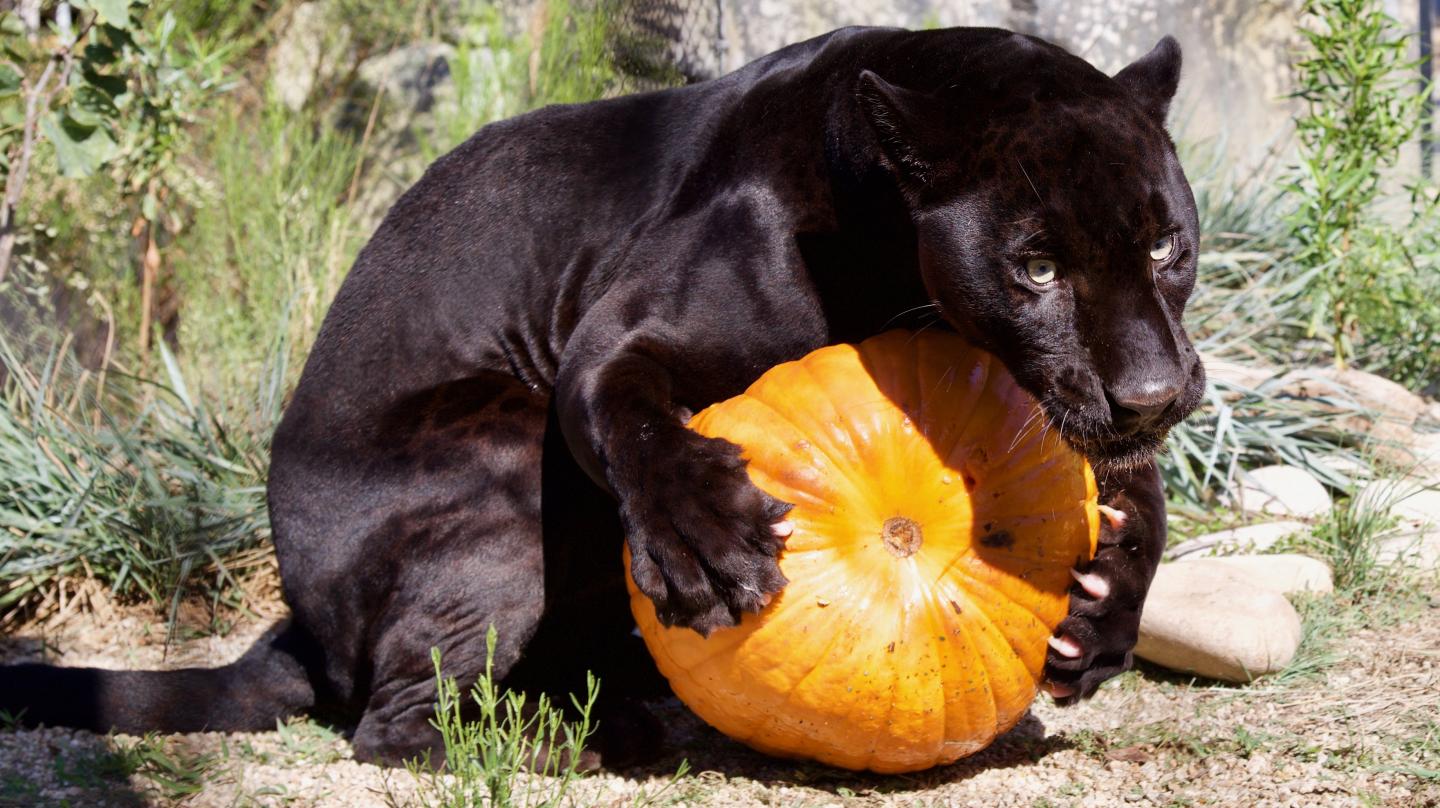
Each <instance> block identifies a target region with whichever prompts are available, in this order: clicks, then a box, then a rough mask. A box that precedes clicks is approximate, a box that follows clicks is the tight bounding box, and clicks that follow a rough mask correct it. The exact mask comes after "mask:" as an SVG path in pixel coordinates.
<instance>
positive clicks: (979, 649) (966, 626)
mask: <svg viewBox="0 0 1440 808" xmlns="http://www.w3.org/2000/svg"><path fill="white" fill-rule="evenodd" d="M965 594H967V595H968V593H965ZM966 599H967V600H968V601H969V602H970V606H971V609H972V613H973V612H978V613H979V614H980V616H981V617H983V618H984V619H985V622H986V623H988V624H990V625H991V626H992V627H994V628H995V630H996V631H997V632H998V631H1000V629H999V627H998V626H995V623H994V621H992V620H991V619H990V615H988V614H986V612H985V610H984V609H980V608H976V607H975V603H974V601H975V599H974V598H969V597H967V598H966ZM958 623H959V626H960V630H961V631H962V632H964V633H965V639H966V641H967V642H969V643H970V647H971V648H972V649H974V650H975V651H976V656H977V657H978V662H979V664H978V665H972V666H971V669H972V670H976V671H979V672H980V674H981V675H982V676H984V677H985V678H984V685H985V698H982V699H980V700H979V701H980V703H981V704H984V705H986V706H988V707H989V708H990V715H991V719H990V721H989V722H987V723H996V724H998V723H999V717H1000V715H999V710H998V709H996V706H995V686H994V685H993V684H992V680H993V679H994V677H993V676H992V675H991V672H990V666H989V665H988V664H986V662H985V656H986V654H985V648H986V643H982V642H979V641H977V640H976V638H975V626H974V625H973V623H974V620H973V618H972V619H971V620H960V621H958ZM1000 634H1001V636H1002V637H1003V636H1004V632H1000ZM1006 644H1007V645H1008V644H1009V639H1008V638H1006Z"/></svg>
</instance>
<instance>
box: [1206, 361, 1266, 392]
mask: <svg viewBox="0 0 1440 808" xmlns="http://www.w3.org/2000/svg"><path fill="white" fill-rule="evenodd" d="M1200 361H1201V362H1202V363H1203V364H1204V365H1205V376H1206V377H1207V378H1209V379H1210V381H1212V382H1221V383H1225V384H1229V385H1231V386H1234V387H1239V388H1243V389H1245V390H1254V389H1256V388H1258V387H1259V386H1260V385H1262V384H1264V383H1265V382H1267V381H1269V380H1271V379H1273V378H1275V377H1276V376H1277V375H1279V372H1278V371H1276V370H1275V368H1272V367H1269V366H1267V365H1256V364H1247V363H1245V362H1233V361H1231V360H1229V359H1221V358H1220V357H1218V356H1211V355H1210V354H1207V353H1203V352H1202V353H1201V354H1200Z"/></svg>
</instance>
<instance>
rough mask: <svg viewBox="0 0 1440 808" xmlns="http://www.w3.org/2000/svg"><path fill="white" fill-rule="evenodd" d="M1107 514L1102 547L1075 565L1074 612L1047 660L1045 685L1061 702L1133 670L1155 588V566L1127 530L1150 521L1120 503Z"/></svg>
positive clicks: (1104, 510)
mask: <svg viewBox="0 0 1440 808" xmlns="http://www.w3.org/2000/svg"><path fill="white" fill-rule="evenodd" d="M1101 513H1102V516H1103V518H1104V521H1103V523H1102V525H1101V536H1100V542H1099V544H1098V547H1099V549H1098V551H1097V552H1096V554H1095V558H1093V559H1092V560H1091V561H1090V562H1089V563H1088V564H1085V565H1083V566H1079V567H1076V568H1075V569H1073V570H1071V573H1070V574H1071V576H1072V577H1074V579H1075V583H1074V585H1073V586H1072V587H1071V589H1070V615H1069V616H1068V617H1066V618H1065V619H1064V620H1063V621H1062V622H1061V623H1060V626H1059V627H1058V628H1057V629H1056V630H1055V636H1053V637H1051V638H1050V649H1049V653H1048V655H1047V656H1046V659H1045V685H1044V686H1045V689H1046V691H1047V692H1049V693H1050V695H1051V696H1052V697H1054V699H1055V702H1056V703H1057V704H1061V705H1068V704H1074V703H1075V702H1077V701H1079V700H1081V699H1084V698H1089V697H1090V696H1092V695H1094V693H1095V691H1096V689H1097V688H1099V687H1100V684H1101V683H1102V682H1104V681H1105V680H1106V679H1109V678H1110V677H1112V676H1115V675H1117V674H1120V673H1123V672H1124V671H1126V670H1129V668H1130V666H1131V664H1132V663H1133V661H1134V657H1133V656H1132V651H1133V650H1134V648H1135V641H1136V639H1137V638H1138V636H1139V630H1140V610H1141V607H1142V606H1143V605H1144V602H1145V594H1146V592H1147V591H1148V590H1149V588H1150V577H1151V570H1150V569H1149V568H1148V566H1147V565H1146V564H1144V563H1142V562H1138V561H1137V559H1136V558H1135V556H1134V551H1133V542H1131V541H1127V540H1126V537H1125V535H1124V534H1125V533H1126V532H1127V531H1139V530H1143V529H1144V526H1141V525H1133V524H1130V521H1131V520H1130V517H1129V515H1128V514H1127V513H1125V512H1124V511H1120V510H1117V509H1115V508H1111V507H1107V506H1104V505H1102V506H1101Z"/></svg>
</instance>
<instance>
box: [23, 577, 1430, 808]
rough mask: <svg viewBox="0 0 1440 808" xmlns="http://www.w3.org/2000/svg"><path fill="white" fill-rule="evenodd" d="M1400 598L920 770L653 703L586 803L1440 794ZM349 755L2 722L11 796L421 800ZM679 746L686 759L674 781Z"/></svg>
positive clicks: (323, 745) (324, 741) (60, 624)
mask: <svg viewBox="0 0 1440 808" xmlns="http://www.w3.org/2000/svg"><path fill="white" fill-rule="evenodd" d="M1325 608H1327V607H1324V606H1322V608H1321V609H1320V610H1319V612H1318V613H1319V614H1321V615H1322V616H1323V614H1324V610H1325ZM262 611H263V612H264V614H260V615H252V616H249V617H247V618H244V619H240V620H238V621H237V622H236V623H235V625H234V626H233V629H232V630H230V631H229V632H228V633H227V634H225V635H224V636H196V637H193V638H191V639H180V640H178V641H176V642H174V643H172V644H171V645H170V647H169V649H168V652H167V649H166V643H165V626H164V624H163V622H161V621H159V620H157V619H156V618H155V616H154V614H153V612H149V611H146V610H143V609H118V608H114V607H107V608H105V609H92V608H71V609H70V610H69V613H68V614H66V615H63V619H55V617H54V616H53V615H52V617H51V619H49V620H47V621H43V622H40V623H35V624H31V625H29V626H26V627H22V628H21V629H20V630H18V631H15V632H14V633H12V634H11V635H10V636H9V637H7V638H5V639H3V640H0V659H3V660H5V661H20V660H26V659H37V658H39V657H40V656H41V654H42V649H44V648H48V649H49V651H48V656H49V657H50V658H51V659H52V660H55V661H58V662H60V663H61V664H66V665H106V666H116V667H119V666H126V667H164V666H167V665H175V666H179V665H187V664H189V665H193V664H215V663H217V662H222V661H225V660H229V659H232V658H234V657H235V656H237V655H238V654H239V653H240V652H241V651H242V650H243V649H244V648H245V647H246V646H247V645H248V644H249V643H250V642H251V641H252V640H253V639H254V638H255V637H256V636H258V635H259V634H260V633H261V632H262V631H263V630H264V629H265V628H266V627H267V626H268V625H269V624H270V622H272V620H273V619H274V617H275V616H276V615H277V614H278V613H279V611H280V607H278V605H277V604H274V603H273V602H272V603H271V604H270V605H269V606H268V607H266V608H265V609H262ZM1401 613H1402V614H1403V617H1402V618H1401V619H1400V622H1398V623H1395V624H1393V625H1385V626H1380V627H1372V628H1360V629H1358V630H1355V631H1354V632H1353V633H1350V634H1348V635H1347V636H1344V637H1343V639H1342V641H1340V642H1332V643H1330V644H1329V645H1328V646H1326V648H1327V649H1328V652H1329V658H1328V660H1327V659H1324V658H1322V657H1324V656H1325V655H1324V654H1320V656H1319V657H1317V654H1319V653H1320V651H1322V650H1325V649H1317V648H1315V647H1313V646H1312V647H1311V648H1310V649H1308V651H1309V657H1310V658H1311V660H1312V663H1316V664H1314V665H1312V667H1315V668H1318V669H1317V670H1315V671H1314V672H1313V673H1310V674H1308V675H1291V676H1285V677H1282V678H1281V679H1280V680H1279V681H1274V680H1272V681H1270V682H1265V681H1262V682H1257V683H1254V684H1252V685H1249V686H1245V687H1230V686H1220V685H1214V684H1211V683H1205V682H1190V681H1185V680H1181V679H1178V678H1176V677H1174V676H1172V675H1169V674H1167V673H1166V672H1164V671H1160V670H1156V669H1148V668H1147V669H1142V670H1140V671H1136V672H1131V673H1129V674H1126V675H1125V676H1122V677H1120V678H1119V679H1117V680H1115V681H1112V682H1110V683H1108V684H1107V685H1106V687H1105V688H1103V689H1102V691H1101V693H1100V694H1099V695H1098V696H1097V697H1096V698H1095V699H1093V700H1092V701H1090V702H1088V703H1086V704H1084V705H1081V706H1078V707H1074V708H1068V709H1060V708H1056V707H1055V706H1054V705H1053V704H1051V703H1050V702H1049V701H1048V699H1045V698H1042V699H1041V700H1040V701H1038V702H1037V703H1036V704H1035V706H1034V707H1033V709H1032V711H1031V714H1030V715H1029V716H1028V717H1027V718H1026V719H1025V720H1024V721H1023V722H1022V723H1021V724H1020V726H1018V727H1017V728H1016V729H1015V730H1013V731H1012V732H1010V733H1008V734H1007V735H1005V736H1003V737H1002V738H1001V739H999V740H998V741H997V742H996V743H995V744H994V745H993V746H991V747H990V748H989V749H987V750H985V751H984V752H982V753H980V754H978V755H976V756H974V757H972V758H969V759H967V760H964V761H961V762H960V763H957V764H955V765H952V766H948V767H944V768H940V769H935V770H932V771H929V772H924V773H921V774H916V775H909V776H875V775H864V774H854V773H849V772H842V771H836V770H833V769H828V768H825V767H822V766H816V765H810V764H806V763H797V762H792V761H784V760H775V759H771V758H766V757H764V756H762V755H759V754H756V753H753V752H750V751H749V750H747V749H745V748H743V747H741V746H739V745H737V744H735V743H733V742H731V741H729V740H727V739H725V738H724V737H722V736H720V735H718V734H717V733H715V732H714V731H713V730H711V729H709V728H708V727H706V726H704V725H703V724H702V723H700V722H699V721H698V720H696V719H695V718H693V717H692V716H691V715H690V714H689V713H688V711H686V710H685V708H684V707H683V706H681V705H679V703H678V702H674V701H673V700H672V701H669V702H664V703H660V704H657V705H654V708H655V709H656V711H657V712H658V713H659V714H660V715H661V717H662V719H663V720H664V721H665V723H666V724H667V726H668V728H669V732H670V740H671V748H672V750H673V751H672V752H671V753H670V754H669V755H668V756H667V757H665V758H664V759H662V760H660V761H657V762H656V763H654V764H652V765H649V766H647V767H644V768H642V769H638V770H633V771H625V772H615V773H602V774H598V775H593V776H589V777H586V778H585V779H584V780H582V781H581V782H580V784H579V785H578V786H577V787H576V790H575V791H574V792H572V795H573V804H575V805H582V806H590V805H595V806H612V805H613V806H622V805H636V804H640V805H646V804H648V805H695V806H699V805H713V806H748V805H766V806H831V805H844V806H852V805H854V806H861V805H863V806H872V805H873V806H892V805H893V806H900V805H905V806H911V805H936V806H939V805H947V806H948V805H955V806H968V805H984V806H1032V807H1034V808H1039V807H1040V806H1111V805H1136V806H1189V805H1222V806H1342V805H1343V806H1350V805H1386V806H1397V808H1398V807H1399V806H1404V807H1405V808H1410V807H1411V806H1440V585H1437V584H1436V583H1435V582H1433V581H1432V582H1430V583H1429V584H1426V585H1424V587H1423V588H1422V590H1421V593H1420V594H1419V595H1418V596H1412V597H1411V599H1410V601H1408V604H1407V605H1406V607H1405V608H1404V609H1403V610H1401ZM183 622H184V621H182V623H183ZM192 622H193V621H192ZM185 633H186V632H185V630H184V629H183V626H182V631H181V635H182V637H183V635H184V634H185ZM1318 662H1324V663H1325V664H1318ZM349 756H350V750H349V747H348V745H347V744H346V743H345V740H344V738H343V734H342V733H341V732H340V731H338V730H334V729H331V728H328V727H324V726H322V725H319V724H316V723H314V722H311V721H308V720H297V721H294V722H291V723H290V724H289V725H288V726H286V727H285V728H284V729H283V731H281V732H272V733H260V734H228V735H222V734H219V733H199V734H192V735H181V736H170V737H164V738H152V739H136V738H128V737H124V736H116V737H111V738H105V737H99V736H95V735H91V734H89V733H83V732H72V731H68V730H39V731H7V732H0V805H16V806H19V805H26V806H28V805H66V804H68V805H168V804H185V805H194V806H230V805H293V806H385V805H409V804H417V803H419V802H420V801H421V800H422V798H423V797H424V796H425V792H424V791H423V789H421V788H420V787H419V784H417V781H416V780H415V778H414V777H413V776H412V775H411V774H409V773H408V772H405V771H396V770H384V769H380V768H376V767H374V766H369V765H364V764H359V763H356V762H354V761H353V760H350V759H349ZM682 759H684V760H688V761H689V764H690V769H691V771H690V774H689V775H687V776H686V777H683V778H680V779H679V780H676V781H674V782H671V780H672V777H671V776H672V775H673V774H674V772H675V770H676V768H677V766H679V764H680V761H681V760H682ZM137 761H138V762H137ZM137 769H138V770H137Z"/></svg>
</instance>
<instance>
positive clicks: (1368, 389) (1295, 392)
mask: <svg viewBox="0 0 1440 808" xmlns="http://www.w3.org/2000/svg"><path fill="white" fill-rule="evenodd" d="M1278 385H1279V388H1280V392H1282V393H1284V394H1286V395H1291V396H1295V397H1296V398H1310V399H1326V398H1328V399H1335V400H1338V401H1342V402H1348V403H1352V404H1354V405H1356V406H1358V407H1361V408H1363V409H1365V410H1369V411H1371V412H1372V413H1374V414H1376V415H1379V416H1380V417H1382V418H1385V419H1388V420H1390V421H1394V422H1396V423H1400V424H1404V425H1405V426H1409V425H1411V424H1413V423H1415V419H1416V418H1417V417H1419V416H1420V414H1421V413H1423V412H1425V410H1426V407H1427V404H1426V402H1425V399H1423V398H1421V397H1420V396H1417V395H1415V394H1414V393H1412V392H1410V391H1409V390H1408V389H1406V388H1405V387H1404V386H1403V385H1399V384H1396V383H1395V382H1392V381H1390V380H1389V379H1386V378H1384V377H1381V376H1376V375H1375V374H1373V373H1366V372H1365V371H1363V370H1355V369H1354V368H1347V369H1345V370H1339V369H1336V368H1329V367H1326V368H1307V369H1305V370H1293V371H1291V372H1289V373H1287V374H1285V375H1284V376H1283V377H1281V379H1280V381H1279V382H1278ZM1336 409H1337V411H1338V410H1339V409H1341V408H1340V407H1337V408H1336Z"/></svg>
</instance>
